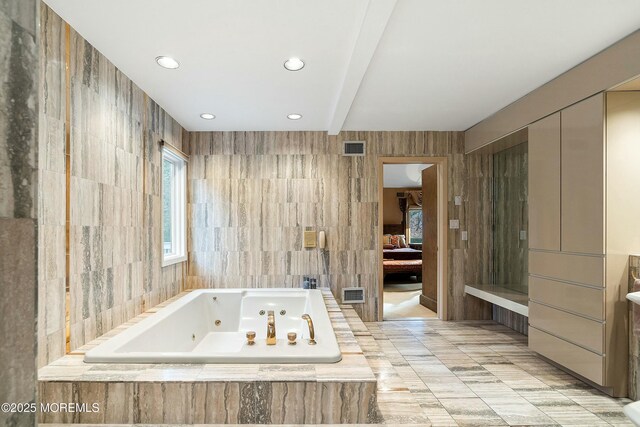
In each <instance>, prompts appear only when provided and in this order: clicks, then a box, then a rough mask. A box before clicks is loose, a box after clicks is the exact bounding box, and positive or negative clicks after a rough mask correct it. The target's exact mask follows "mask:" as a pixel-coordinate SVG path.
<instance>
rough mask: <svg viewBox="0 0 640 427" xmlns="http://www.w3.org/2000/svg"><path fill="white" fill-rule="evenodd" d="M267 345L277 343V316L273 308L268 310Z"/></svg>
mask: <svg viewBox="0 0 640 427" xmlns="http://www.w3.org/2000/svg"><path fill="white" fill-rule="evenodd" d="M267 345H276V317H275V315H274V314H273V310H269V311H268V312H267Z"/></svg>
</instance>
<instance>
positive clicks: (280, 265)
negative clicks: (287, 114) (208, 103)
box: [187, 132, 491, 320]
mask: <svg viewBox="0 0 640 427" xmlns="http://www.w3.org/2000/svg"><path fill="white" fill-rule="evenodd" d="M462 135H463V134H462V132H342V133H340V135H338V136H330V135H327V134H326V133H325V132H190V133H189V143H188V150H189V153H190V156H191V158H190V164H189V199H190V217H189V222H188V224H189V269H188V270H189V272H188V275H189V276H188V281H187V282H188V287H189V288H203V287H205V288H206V287H212V288H216V287H221V288H225V287H229V288H232V287H277V286H287V287H296V286H299V285H300V283H301V281H302V276H303V275H312V276H316V277H318V278H319V285H320V286H329V287H330V288H331V290H332V291H333V292H334V295H336V296H339V295H341V290H342V288H344V287H350V286H362V287H364V288H365V289H366V302H365V304H362V305H355V306H354V307H355V309H356V310H357V311H358V314H359V315H360V316H361V317H362V318H363V319H365V320H375V319H376V318H377V307H378V304H379V301H378V272H377V256H378V253H377V251H378V250H379V242H378V238H377V232H378V228H377V227H378V222H379V221H380V220H381V219H380V218H378V217H377V216H378V213H377V212H378V200H377V197H378V191H377V190H378V189H377V183H378V172H379V171H378V160H377V159H378V157H379V156H443V157H447V158H448V166H449V173H448V184H449V185H448V188H449V194H448V195H447V196H446V197H447V200H448V201H449V218H451V219H454V218H455V219H459V220H460V224H461V229H460V230H449V232H448V245H449V254H448V255H449V282H448V284H447V292H448V294H449V295H448V299H447V300H448V317H449V318H451V319H465V318H488V317H490V316H491V313H490V308H489V305H487V304H485V303H484V302H483V301H480V300H476V299H472V298H468V297H465V296H464V284H465V279H464V278H465V275H466V274H467V272H466V271H465V267H469V268H470V269H475V268H476V267H473V266H474V265H476V264H479V262H478V261H479V259H476V258H475V254H476V253H477V252H472V251H469V250H468V246H467V242H464V241H462V240H461V238H460V231H461V230H465V229H466V227H467V225H468V220H467V216H466V215H467V213H468V211H467V210H465V206H464V205H463V206H456V205H454V203H453V200H454V195H461V196H463V197H465V198H466V195H467V182H466V179H465V172H466V166H467V165H466V161H465V156H464V154H463V150H464V141H463V139H462ZM345 140H364V141H366V144H367V145H366V156H364V157H344V156H342V154H341V152H342V142H343V141H345ZM306 227H309V228H311V229H314V230H317V231H320V230H324V231H325V232H326V233H327V234H326V235H327V251H326V253H325V254H324V256H325V257H326V258H324V259H323V258H322V257H321V254H320V253H319V251H318V250H315V249H313V250H308V249H304V248H303V247H302V233H303V230H304V229H305V228H306ZM481 229H482V227H481V226H478V227H475V228H473V231H470V235H471V237H470V239H471V240H472V241H474V242H476V241H477V240H476V234H474V233H475V232H476V231H477V230H481ZM470 230H471V228H470ZM478 232H480V231H478ZM475 244H477V243H475ZM468 274H470V275H473V276H475V275H477V272H475V271H470V272H469V273H468Z"/></svg>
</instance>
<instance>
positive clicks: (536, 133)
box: [528, 112, 560, 251]
mask: <svg viewBox="0 0 640 427" xmlns="http://www.w3.org/2000/svg"><path fill="white" fill-rule="evenodd" d="M528 180H529V183H528V188H529V203H530V204H531V203H533V204H534V205H536V206H544V209H533V210H532V209H529V247H530V248H535V249H546V250H550V251H559V250H560V113H559V112H558V113H555V114H552V115H551V116H549V117H545V118H544V119H542V120H540V121H538V122H535V123H533V124H532V125H531V126H529V175H528Z"/></svg>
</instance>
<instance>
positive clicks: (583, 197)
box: [560, 94, 605, 255]
mask: <svg viewBox="0 0 640 427" xmlns="http://www.w3.org/2000/svg"><path fill="white" fill-rule="evenodd" d="M603 98H604V96H603V95H602V94H600V95H596V96H593V97H591V98H587V99H585V100H584V101H582V102H579V103H577V104H575V105H572V106H571V107H568V108H566V109H564V110H562V113H561V120H562V126H561V135H562V137H561V153H562V154H561V156H560V158H561V163H562V167H561V170H562V179H561V181H560V182H561V185H562V186H561V194H562V215H561V220H562V225H561V250H562V251H563V252H575V253H580V254H597V255H602V254H603V253H604V208H605V206H604V180H605V175H604V150H605V144H604V99H603Z"/></svg>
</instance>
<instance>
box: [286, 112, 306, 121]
mask: <svg viewBox="0 0 640 427" xmlns="http://www.w3.org/2000/svg"><path fill="white" fill-rule="evenodd" d="M301 118H302V114H297V113H295V114H288V115H287V119H289V120H300V119H301Z"/></svg>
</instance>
